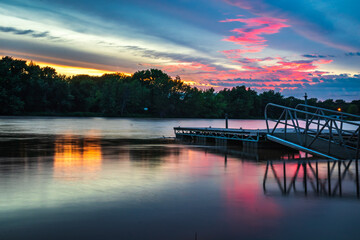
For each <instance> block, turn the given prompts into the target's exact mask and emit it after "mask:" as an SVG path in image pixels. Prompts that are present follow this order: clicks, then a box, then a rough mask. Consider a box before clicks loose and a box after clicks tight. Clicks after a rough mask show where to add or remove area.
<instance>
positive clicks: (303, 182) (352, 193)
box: [263, 160, 360, 199]
mask: <svg viewBox="0 0 360 240" xmlns="http://www.w3.org/2000/svg"><path fill="white" fill-rule="evenodd" d="M358 168H359V167H358V161H355V160H350V161H338V162H334V161H321V162H318V161H309V160H302V161H298V162H297V163H292V164H289V163H286V162H285V161H284V162H283V163H282V164H279V163H278V164H273V162H272V161H268V162H267V164H266V170H265V175H264V181H263V189H264V193H265V194H267V195H269V194H270V195H271V194H274V193H276V192H278V193H281V194H282V195H295V196H312V197H322V196H327V197H347V198H357V199H359V197H360V192H359V170H358ZM274 185H275V186H274Z"/></svg>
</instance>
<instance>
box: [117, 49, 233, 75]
mask: <svg viewBox="0 0 360 240" xmlns="http://www.w3.org/2000/svg"><path fill="white" fill-rule="evenodd" d="M119 48H120V49H124V50H131V51H134V54H135V55H138V56H141V57H147V58H152V59H167V60H172V61H178V62H188V63H190V62H197V63H201V64H205V65H208V66H209V67H216V69H217V70H219V71H222V70H224V71H226V70H229V69H228V68H224V67H222V66H219V65H215V64H213V60H211V59H208V58H202V57H193V56H189V55H186V54H181V53H165V52H159V51H155V50H150V49H146V48H142V47H138V46H120V47H119Z"/></svg>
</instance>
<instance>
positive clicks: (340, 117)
mask: <svg viewBox="0 0 360 240" xmlns="http://www.w3.org/2000/svg"><path fill="white" fill-rule="evenodd" d="M271 108H274V109H271ZM299 108H305V110H301V109H299ZM269 109H271V110H272V111H270V110H269ZM276 114H278V115H277V116H276ZM269 115H271V116H276V117H275V120H274V119H273V118H272V119H270V117H269ZM347 118H350V119H355V120H358V121H359V120H360V116H357V115H353V114H348V113H342V112H336V111H334V110H329V109H324V108H317V107H313V106H309V105H304V104H299V105H297V106H296V108H289V107H284V106H281V105H277V104H272V103H269V104H268V105H267V106H266V108H265V121H266V126H267V129H241V128H240V129H235V128H211V127H208V128H194V127H180V126H179V127H174V132H175V135H176V138H177V139H182V140H191V141H192V142H194V143H198V144H206V143H209V142H215V144H216V145H221V146H226V145H227V144H228V142H234V141H235V142H241V143H242V146H243V147H245V148H259V147H261V148H266V147H273V146H274V145H278V146H283V147H287V148H292V149H295V150H299V151H303V152H306V153H309V154H311V155H315V156H319V157H323V158H326V159H331V160H342V159H351V160H352V159H356V160H358V159H359V149H360V123H359V122H357V121H349V120H346V119H347ZM269 121H273V122H275V125H274V126H273V127H269ZM226 125H227V124H226ZM279 126H282V128H279Z"/></svg>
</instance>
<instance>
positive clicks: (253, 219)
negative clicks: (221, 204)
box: [222, 160, 282, 227]
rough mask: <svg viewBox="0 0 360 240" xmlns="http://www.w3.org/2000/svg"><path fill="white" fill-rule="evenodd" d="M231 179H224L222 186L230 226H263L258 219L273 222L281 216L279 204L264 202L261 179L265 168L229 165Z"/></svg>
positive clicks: (235, 163) (230, 162)
mask: <svg viewBox="0 0 360 240" xmlns="http://www.w3.org/2000/svg"><path fill="white" fill-rule="evenodd" d="M228 168H231V172H232V174H231V176H227V179H226V181H225V182H224V184H223V186H222V190H223V194H224V199H225V205H226V213H225V214H226V215H227V218H228V219H229V222H230V224H234V225H237V224H240V223H243V222H244V221H246V222H247V224H249V226H253V227H255V226H256V227H257V226H261V225H263V222H262V221H261V220H260V221H259V219H270V218H271V219H273V221H274V222H276V219H278V218H280V217H281V216H282V211H281V209H280V207H279V206H278V204H277V203H276V202H275V201H274V199H271V198H265V197H264V194H263V189H262V176H263V173H264V172H265V166H263V165H262V166H259V165H257V164H256V163H251V162H241V163H239V162H237V161H236V160H231V161H229V165H228Z"/></svg>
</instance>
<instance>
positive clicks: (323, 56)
mask: <svg viewBox="0 0 360 240" xmlns="http://www.w3.org/2000/svg"><path fill="white" fill-rule="evenodd" d="M301 56H303V57H306V58H333V57H335V56H334V55H320V54H304V55H301Z"/></svg>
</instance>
